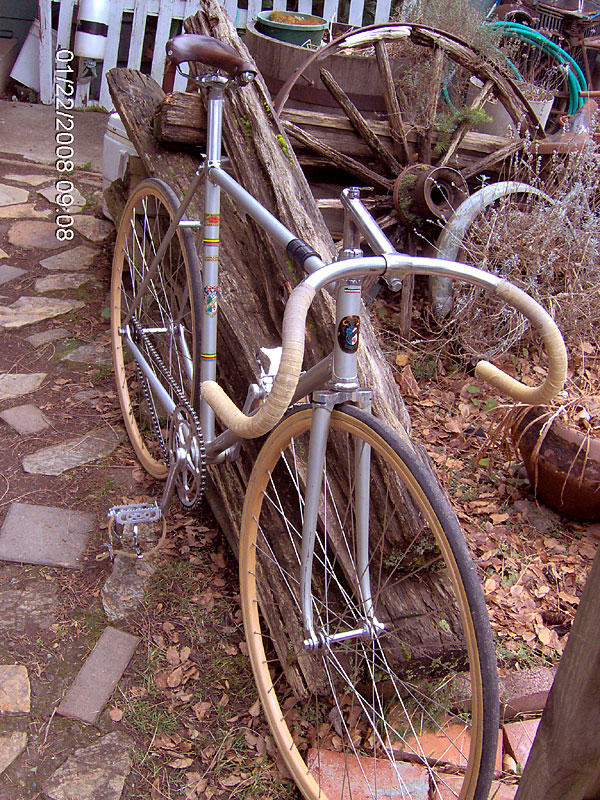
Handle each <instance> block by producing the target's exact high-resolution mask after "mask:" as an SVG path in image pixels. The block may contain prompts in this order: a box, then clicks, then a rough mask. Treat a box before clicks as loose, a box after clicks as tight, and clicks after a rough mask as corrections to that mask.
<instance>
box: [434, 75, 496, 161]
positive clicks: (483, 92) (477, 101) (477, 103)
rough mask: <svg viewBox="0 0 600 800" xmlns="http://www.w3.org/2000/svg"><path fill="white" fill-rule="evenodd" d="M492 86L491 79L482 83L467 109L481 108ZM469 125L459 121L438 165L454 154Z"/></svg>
mask: <svg viewBox="0 0 600 800" xmlns="http://www.w3.org/2000/svg"><path fill="white" fill-rule="evenodd" d="M493 88H494V84H493V83H492V81H487V82H486V83H484V85H483V86H482V87H481V89H480V90H479V91H478V92H477V94H476V95H475V97H474V98H473V100H472V101H471V103H469V105H468V109H469V111H478V110H479V109H481V108H483V104H484V103H485V101H486V100H487V99H488V97H489V96H490V95H491V93H492V90H493ZM469 127H470V126H469V123H468V122H467V121H464V122H461V123H460V124H459V125H458V126H457V127H456V130H455V131H454V133H453V134H452V138H451V139H450V143H449V145H448V149H447V150H446V152H445V154H444V155H443V156H442V158H441V159H440V160H439V161H438V167H443V166H445V165H446V164H447V163H448V162H449V161H450V159H451V158H452V157H453V156H454V154H455V153H456V151H457V150H458V148H459V147H460V143H461V142H462V140H463V139H464V138H465V136H466V134H467V132H468V130H469Z"/></svg>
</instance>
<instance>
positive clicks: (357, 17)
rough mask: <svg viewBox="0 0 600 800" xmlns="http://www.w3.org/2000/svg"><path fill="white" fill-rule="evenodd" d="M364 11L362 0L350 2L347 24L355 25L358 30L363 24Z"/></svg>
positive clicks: (351, 0)
mask: <svg viewBox="0 0 600 800" xmlns="http://www.w3.org/2000/svg"><path fill="white" fill-rule="evenodd" d="M364 9H365V3H364V0H350V11H349V13H348V24H349V25H356V26H357V27H358V28H360V27H361V26H362V24H363V12H364Z"/></svg>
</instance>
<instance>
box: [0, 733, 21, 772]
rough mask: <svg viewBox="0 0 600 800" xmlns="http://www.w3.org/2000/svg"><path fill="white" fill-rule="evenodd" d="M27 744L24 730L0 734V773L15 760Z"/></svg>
mask: <svg viewBox="0 0 600 800" xmlns="http://www.w3.org/2000/svg"><path fill="white" fill-rule="evenodd" d="M26 746H27V734H26V733H25V732H24V731H14V732H13V733H5V734H0V775H1V774H2V773H3V772H4V770H5V769H7V768H8V767H10V765H11V764H12V763H13V761H15V760H16V759H17V758H18V757H19V756H20V755H21V753H22V752H23V750H25V748H26Z"/></svg>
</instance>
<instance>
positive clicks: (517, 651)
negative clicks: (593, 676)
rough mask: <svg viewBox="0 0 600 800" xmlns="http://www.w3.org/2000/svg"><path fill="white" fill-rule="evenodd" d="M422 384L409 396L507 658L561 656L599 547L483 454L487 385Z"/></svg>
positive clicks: (461, 381)
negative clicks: (463, 533)
mask: <svg viewBox="0 0 600 800" xmlns="http://www.w3.org/2000/svg"><path fill="white" fill-rule="evenodd" d="M407 367H408V368H410V364H409V363H404V364H403V366H402V370H405V369H407ZM423 383H424V382H423V381H421V382H420V389H419V394H418V397H417V398H416V399H412V397H411V395H410V394H409V396H408V397H406V398H405V399H406V401H407V405H408V406H409V410H410V413H411V416H412V420H413V426H414V431H415V436H416V438H418V439H420V440H422V441H423V444H424V445H425V447H426V448H427V450H428V452H429V456H430V458H431V459H432V461H433V462H434V464H435V466H436V468H437V473H438V476H439V478H440V480H441V482H442V484H443V485H444V487H445V489H446V491H447V492H448V494H449V496H450V498H451V500H452V502H453V505H454V508H455V510H456V512H457V515H458V518H459V521H460V523H461V526H462V528H463V530H464V532H465V535H466V537H467V540H468V542H469V545H470V548H471V551H472V553H473V556H474V558H475V561H476V564H477V566H478V568H479V570H480V575H481V579H482V583H483V586H484V593H485V597H486V602H487V605H488V610H489V613H490V619H491V623H492V628H493V630H494V631H495V633H496V634H497V636H498V642H499V654H500V657H501V660H503V661H504V663H505V664H508V665H510V664H514V663H522V664H524V665H527V664H530V663H533V662H535V660H536V659H540V658H541V659H551V660H555V659H556V658H557V656H560V654H561V653H562V651H563V649H564V645H565V643H566V636H567V633H568V631H569V629H570V626H571V623H572V620H573V617H574V615H575V611H576V609H577V603H578V596H579V594H580V593H581V590H582V588H583V585H584V584H585V579H586V576H587V572H588V570H589V567H590V566H591V561H592V559H593V556H594V554H595V549H596V545H595V543H594V542H592V541H589V539H588V537H587V536H586V533H585V527H584V526H582V525H578V524H577V523H573V522H565V521H564V520H561V518H560V517H559V516H558V515H556V514H554V513H553V512H551V511H549V510H548V509H546V508H545V507H543V506H541V505H540V506H538V505H537V504H536V502H535V500H533V499H524V498H526V497H528V494H529V483H528V482H527V480H526V479H525V478H523V477H521V475H520V474H519V472H518V471H517V470H516V468H515V467H514V466H512V467H511V465H509V464H508V463H507V461H506V459H504V458H503V457H502V455H497V454H496V455H495V458H494V460H493V461H492V466H491V467H489V464H490V458H489V455H487V457H483V458H482V452H481V451H482V449H483V450H485V430H484V429H485V428H487V427H488V425H489V421H488V420H489V417H488V415H486V414H485V413H484V411H485V409H489V408H490V407H493V406H494V405H496V404H497V403H494V402H491V401H492V400H495V398H491V397H489V392H488V390H487V389H486V388H485V387H484V386H483V385H481V384H480V383H479V382H478V381H476V380H474V379H470V378H452V377H444V378H440V377H439V376H438V378H437V380H436V384H435V385H427V386H426V388H425V387H424V386H423ZM482 444H483V445H484V447H483V448H482ZM476 460H478V462H479V464H480V467H479V468H474V466H473V465H474V463H475V461H476ZM481 465H485V466H486V467H489V468H488V469H487V470H486V469H482V468H481Z"/></svg>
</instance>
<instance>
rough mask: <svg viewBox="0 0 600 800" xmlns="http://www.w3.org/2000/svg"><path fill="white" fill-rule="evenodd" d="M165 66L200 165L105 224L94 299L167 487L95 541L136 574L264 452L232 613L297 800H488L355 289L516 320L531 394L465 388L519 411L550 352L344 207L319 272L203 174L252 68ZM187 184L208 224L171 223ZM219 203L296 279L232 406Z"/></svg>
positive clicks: (468, 679)
mask: <svg viewBox="0 0 600 800" xmlns="http://www.w3.org/2000/svg"><path fill="white" fill-rule="evenodd" d="M167 52H168V55H169V57H170V58H171V59H172V60H173V61H174V62H175V63H176V65H177V67H178V69H181V67H180V64H182V63H184V62H190V61H197V62H200V63H202V64H204V65H205V66H208V67H209V71H208V72H207V73H205V74H204V75H202V76H201V77H198V78H195V80H196V82H197V83H198V85H199V86H200V87H201V88H202V89H203V90H206V91H207V93H208V123H207V155H206V158H205V160H204V162H203V163H202V164H201V165H200V167H199V168H198V170H197V172H196V174H195V175H194V176H193V178H192V180H191V183H190V187H189V190H188V192H187V193H186V195H185V197H184V198H183V200H182V201H181V202H180V201H179V198H178V197H177V196H176V195H175V193H174V192H173V191H172V190H171V188H170V187H169V186H168V185H167V184H166V183H165V182H163V181H161V180H157V179H154V178H150V179H147V180H144V181H142V182H141V183H140V184H138V185H137V187H136V188H135V189H134V190H133V193H132V195H131V197H130V199H129V201H128V203H127V205H126V207H125V210H124V212H123V216H122V219H121V223H120V227H119V231H118V236H117V242H116V249H115V256H114V262H113V276H112V290H111V308H112V324H111V332H112V347H113V357H114V366H115V372H116V378H117V387H118V394H119V400H120V403H121V408H122V412H123V417H124V421H125V425H126V428H127V431H128V434H129V437H130V439H131V443H132V445H133V448H134V450H135V452H136V455H137V457H138V459H139V461H140V462H141V464H142V465H143V467H144V468H145V469H146V470H147V471H148V472H149V473H150V474H151V475H153V476H154V477H156V478H159V479H165V488H164V491H163V495H162V498H161V500H160V502H155V503H145V504H138V505H129V506H117V507H115V508H113V509H111V511H110V515H109V517H110V524H109V529H110V530H111V531H114V533H115V536H116V537H119V536H120V537H123V536H124V531H125V530H126V529H127V530H130V531H133V533H132V534H131V537H132V538H131V547H132V552H133V554H134V555H137V556H142V555H144V552H143V547H144V543H143V541H142V539H143V534H142V531H143V529H144V523H158V522H159V521H160V520H162V523H163V536H164V530H166V526H165V523H164V515H165V513H166V510H167V507H168V504H169V502H170V500H171V498H172V497H173V495H174V494H177V496H178V498H179V500H180V502H181V503H182V505H183V506H184V507H186V508H194V507H196V506H197V504H198V503H199V502H200V500H201V498H202V493H203V489H204V482H205V479H206V469H207V465H208V467H209V468H210V469H213V468H214V469H218V465H219V464H220V463H223V462H224V461H228V460H232V459H235V458H237V457H238V455H239V452H240V448H241V447H242V446H243V443H244V441H246V440H248V439H252V438H258V437H266V438H265V439H264V443H263V444H262V446H261V447H260V450H259V452H258V455H257V457H256V460H255V463H254V467H253V470H252V474H251V476H250V479H249V482H248V486H247V491H246V497H245V503H244V509H243V513H242V520H241V539H240V553H239V562H240V584H241V601H242V612H243V618H244V625H245V630H246V638H247V644H248V650H249V655H250V660H251V663H252V668H253V672H254V676H255V680H256V684H257V687H258V692H259V696H260V699H261V703H262V707H263V709H264V712H265V715H266V717H267V719H268V722H269V725H270V728H271V731H272V733H273V737H274V739H275V742H276V743H277V746H278V748H279V750H280V752H281V754H282V756H283V758H284V760H285V763H286V765H287V767H288V769H289V771H290V773H291V774H292V776H293V778H294V780H295V782H296V784H297V785H298V787H299V789H300V790H301V792H302V794H303V795H304V796H305V797H306V798H321V799H322V800H325V798H329V800H334V798H335V799H337V798H356V797H361V798H362V797H370V798H380V797H392V796H393V797H403V798H416V797H425V796H426V797H428V798H429V800H434V798H435V800H438V799H440V800H441V798H447V797H456V798H460V800H484V799H487V797H488V793H489V786H490V782H491V780H492V776H493V773H494V765H495V761H496V752H497V736H498V705H499V704H498V689H497V674H496V661H495V654H494V647H493V641H492V636H491V631H490V625H489V620H488V617H487V612H486V607H485V602H484V598H483V593H482V590H481V586H480V583H479V579H478V576H477V573H476V570H475V566H474V564H473V561H472V559H471V557H470V555H469V551H468V548H467V545H466V542H465V539H464V537H463V535H462V532H461V530H460V528H459V525H458V522H457V520H456V517H455V515H454V513H453V512H452V510H451V507H450V504H449V501H448V499H447V498H446V496H445V494H444V493H443V491H442V490H441V488H440V486H439V484H438V483H437V481H436V480H435V478H434V477H433V474H432V473H431V471H430V470H429V469H428V468H427V467H426V466H425V465H424V463H423V460H422V459H421V458H420V457H419V455H418V452H417V449H416V446H415V445H413V443H412V442H411V441H410V440H409V439H408V438H407V437H402V436H400V435H399V434H398V433H397V432H396V431H394V430H392V429H391V428H389V427H387V426H386V425H384V424H383V423H382V422H381V421H379V420H378V419H377V418H376V417H375V416H374V415H373V413H372V408H371V406H372V396H373V395H372V391H371V390H370V389H369V388H368V387H363V386H361V385H360V383H359V381H358V378H357V352H358V347H359V340H360V335H359V334H360V313H361V293H362V284H363V281H364V280H365V279H366V278H368V277H370V276H377V277H380V278H383V279H384V280H385V281H387V282H388V284H390V285H391V286H392V287H396V288H397V287H398V283H399V282H400V281H401V280H402V279H403V278H404V277H406V276H408V275H410V274H419V275H437V276H443V277H447V278H453V279H456V280H465V281H467V282H469V283H471V284H474V285H477V286H481V287H485V288H487V289H488V290H489V291H490V292H492V293H495V294H496V295H497V296H498V297H499V298H501V299H502V300H504V301H505V302H507V303H509V304H511V305H513V306H515V307H516V308H518V309H519V310H520V311H521V312H522V313H523V314H524V315H525V316H526V317H528V318H529V320H530V321H531V322H532V324H534V325H535V326H536V327H537V328H538V329H539V330H540V333H541V336H542V338H543V340H544V343H545V346H546V350H547V353H548V359H549V370H548V375H547V377H546V379H545V381H544V382H543V383H542V384H541V385H540V386H538V387H527V386H525V385H523V384H521V383H520V382H518V381H517V380H515V379H514V378H512V377H510V376H508V375H506V374H505V373H503V372H501V371H500V370H499V369H497V368H496V367H494V366H493V365H491V364H489V363H487V362H482V363H480V364H479V365H478V367H477V370H478V373H479V374H480V375H481V376H482V377H484V378H486V379H487V380H488V381H489V382H490V383H491V384H492V385H494V386H495V387H497V388H499V389H501V390H502V391H505V392H506V393H508V394H509V395H511V396H512V397H514V398H516V399H518V400H520V401H521V402H528V403H540V402H545V401H546V400H548V399H549V398H550V397H552V396H554V395H555V394H556V393H557V392H558V391H559V390H560V389H561V388H562V385H563V383H564V379H565V375H566V353H565V348H564V344H563V341H562V338H561V336H560V333H559V331H558V329H557V328H556V326H555V324H554V322H553V320H552V319H551V317H550V316H549V315H548V314H547V312H546V311H545V310H544V309H542V308H541V307H540V306H539V305H538V304H537V303H536V302H535V301H534V300H532V299H531V298H530V297H529V296H528V295H526V294H525V293H523V292H522V291H521V290H520V289H518V288H516V287H514V286H512V285H510V284H508V283H507V282H506V281H503V280H501V279H500V278H499V277H497V276H495V275H491V274H489V273H486V272H484V271H482V270H479V269H476V268H473V267H470V266H467V265H464V264H458V263H454V262H450V261H441V260H436V259H433V258H420V257H411V256H407V255H404V254H401V253H398V252H396V250H395V249H394V247H393V246H392V245H391V243H390V242H389V240H388V239H387V237H386V236H385V235H384V233H383V232H382V230H381V229H380V228H379V227H378V225H377V224H376V223H375V221H374V220H373V218H372V217H371V216H370V214H369V213H368V211H367V210H366V208H365V207H364V205H363V203H362V202H361V200H360V193H359V190H358V189H354V188H349V189H346V190H344V192H343V193H342V205H343V208H344V213H345V224H344V240H343V249H342V252H341V253H340V256H339V260H337V261H336V262H334V263H331V264H325V263H323V261H322V259H321V258H320V257H319V256H318V255H317V253H315V252H314V251H313V250H312V248H311V247H310V245H309V244H307V243H305V242H304V241H302V240H301V239H300V238H299V237H298V236H297V235H296V234H295V233H293V232H292V231H290V230H288V229H287V228H286V227H285V226H284V225H282V224H281V222H279V221H278V220H277V219H276V218H275V217H274V216H273V215H272V214H271V213H270V212H269V211H268V210H267V209H265V208H264V207H263V206H262V205H261V204H260V203H259V202H258V201H257V200H256V199H254V198H253V197H252V196H251V195H250V194H249V193H248V192H247V191H246V190H245V189H244V188H243V187H242V186H241V185H240V184H239V183H238V182H236V181H235V180H234V179H233V178H232V177H231V176H230V175H229V174H228V173H227V172H226V171H225V170H224V168H223V166H222V157H221V122H222V114H223V97H224V92H225V91H226V90H237V89H238V88H239V87H242V86H244V85H246V84H248V83H249V82H250V81H251V80H252V79H253V78H254V77H255V68H254V66H253V64H252V63H251V62H247V61H244V60H243V59H242V58H241V57H240V56H239V55H238V53H237V52H236V51H234V50H233V49H232V48H231V47H229V46H228V45H225V44H223V43H220V42H219V41H217V40H215V39H213V38H210V37H204V36H200V35H195V34H182V35H181V36H178V37H175V38H174V39H172V40H170V41H169V42H168V44H167ZM200 187H202V188H203V190H204V198H205V199H204V212H205V213H204V216H203V219H201V220H190V219H188V218H187V216H186V209H187V208H188V205H189V203H190V201H191V198H192V197H193V196H194V194H195V192H196V191H197V190H198V189H199V188H200ZM221 192H225V193H226V194H227V195H228V196H229V197H230V198H231V200H232V201H233V202H234V203H235V205H236V206H237V207H238V209H240V210H241V211H242V212H244V213H245V214H247V215H249V216H250V217H251V218H253V219H254V220H255V221H256V222H257V223H258V224H259V225H260V226H261V227H262V228H263V229H264V231H265V233H266V235H268V236H270V237H271V238H272V239H273V240H274V241H275V242H277V243H278V244H279V245H281V247H283V248H285V250H286V252H287V254H288V256H289V258H290V259H292V260H293V262H294V263H295V264H297V265H299V266H301V267H302V268H303V270H304V272H305V273H306V277H305V278H304V280H302V281H301V282H300V283H299V284H298V285H297V286H296V287H295V288H294V289H293V290H292V292H291V295H290V297H289V299H288V301H287V304H286V309H285V314H284V318H283V333H282V347H281V348H280V349H278V350H277V351H276V352H275V351H271V352H270V355H271V356H272V360H271V364H270V367H269V368H268V369H264V370H261V374H260V376H259V377H258V380H257V381H256V383H254V384H252V385H251V386H250V387H249V390H248V394H247V397H246V401H245V403H244V406H243V408H242V409H239V408H237V406H235V405H234V403H233V402H232V401H231V400H230V399H229V398H228V397H227V396H226V394H225V393H224V392H223V391H222V389H221V388H220V387H219V385H218V384H217V383H216V381H215V378H216V374H217V373H216V343H217V309H218V288H217V287H218V285H219V280H218V266H219V224H220V213H221V205H220V195H221ZM197 231H199V232H200V233H201V236H202V247H201V255H200V256H199V254H198V251H197V248H196V244H195V240H194V232H197ZM362 242H366V244H367V245H368V247H369V248H370V251H371V253H372V255H363V252H362V251H361V249H360V247H361V243H362ZM322 290H328V291H331V292H332V293H333V295H334V297H335V301H336V322H335V345H334V350H333V353H332V355H331V356H330V357H328V358H326V359H324V360H323V361H321V362H320V363H318V364H316V365H314V366H312V367H311V368H310V369H308V370H306V371H305V372H303V371H302V367H303V351H304V337H305V328H306V315H307V312H308V309H309V307H310V305H311V302H312V300H313V298H314V297H315V294H316V293H317V292H320V291H322ZM216 419H218V420H219V422H220V425H221V426H222V429H221V430H220V432H218V431H217V424H216ZM213 465H214V466H213ZM115 541H119V540H118V538H116V539H115ZM117 546H119V545H117ZM440 609H442V612H440ZM334 767H335V769H336V772H335V777H334V778H332V769H333V768H334ZM424 792H425V793H424Z"/></svg>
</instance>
